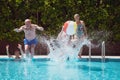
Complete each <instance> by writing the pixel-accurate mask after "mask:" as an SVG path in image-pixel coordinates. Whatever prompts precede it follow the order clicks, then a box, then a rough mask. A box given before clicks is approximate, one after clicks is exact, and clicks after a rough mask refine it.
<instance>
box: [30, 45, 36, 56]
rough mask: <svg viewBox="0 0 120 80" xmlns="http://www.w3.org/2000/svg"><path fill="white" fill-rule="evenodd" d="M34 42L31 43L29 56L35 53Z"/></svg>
mask: <svg viewBox="0 0 120 80" xmlns="http://www.w3.org/2000/svg"><path fill="white" fill-rule="evenodd" d="M35 46H36V45H35V44H32V45H31V56H32V57H33V55H34V53H35Z"/></svg>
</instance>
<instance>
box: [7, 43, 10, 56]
mask: <svg viewBox="0 0 120 80" xmlns="http://www.w3.org/2000/svg"><path fill="white" fill-rule="evenodd" d="M6 53H7V55H8V56H9V55H10V54H9V45H6Z"/></svg>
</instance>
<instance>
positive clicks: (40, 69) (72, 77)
mask: <svg viewBox="0 0 120 80" xmlns="http://www.w3.org/2000/svg"><path fill="white" fill-rule="evenodd" d="M119 78H120V59H106V60H105V62H103V61H101V59H91V61H90V62H89V60H88V59H80V60H75V61H65V62H64V61H50V60H49V59H33V60H27V61H26V60H22V61H15V60H13V59H4V58H2V59H0V80H119Z"/></svg>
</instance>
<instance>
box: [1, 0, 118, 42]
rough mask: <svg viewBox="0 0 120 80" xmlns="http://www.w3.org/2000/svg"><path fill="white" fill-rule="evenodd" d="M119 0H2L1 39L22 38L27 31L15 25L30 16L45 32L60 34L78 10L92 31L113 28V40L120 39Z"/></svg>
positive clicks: (88, 28)
mask: <svg viewBox="0 0 120 80" xmlns="http://www.w3.org/2000/svg"><path fill="white" fill-rule="evenodd" d="M119 3H120V2H119V0H0V12H1V13H0V15H1V16H0V34H1V35H0V40H4V39H7V40H10V41H21V40H22V39H23V38H24V34H23V33H22V35H21V33H16V32H14V31H13V29H14V28H18V27H20V26H21V25H23V24H24V20H25V19H26V18H30V19H32V22H33V23H36V24H38V25H41V26H43V27H44V28H45V32H44V33H45V34H47V35H49V36H51V35H55V36H56V35H57V34H58V33H59V32H60V30H61V28H62V25H63V23H64V22H65V21H67V20H74V19H73V16H74V14H75V13H78V14H80V16H81V20H84V22H85V24H86V27H87V30H88V33H91V32H92V31H106V32H111V33H112V34H111V37H110V38H109V40H110V41H120V27H119V26H120V24H119V21H120V5H119Z"/></svg>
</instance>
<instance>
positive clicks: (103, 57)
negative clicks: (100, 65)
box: [101, 41, 105, 59]
mask: <svg viewBox="0 0 120 80" xmlns="http://www.w3.org/2000/svg"><path fill="white" fill-rule="evenodd" d="M101 47H102V48H101V56H102V59H105V41H103V42H102V46H101Z"/></svg>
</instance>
